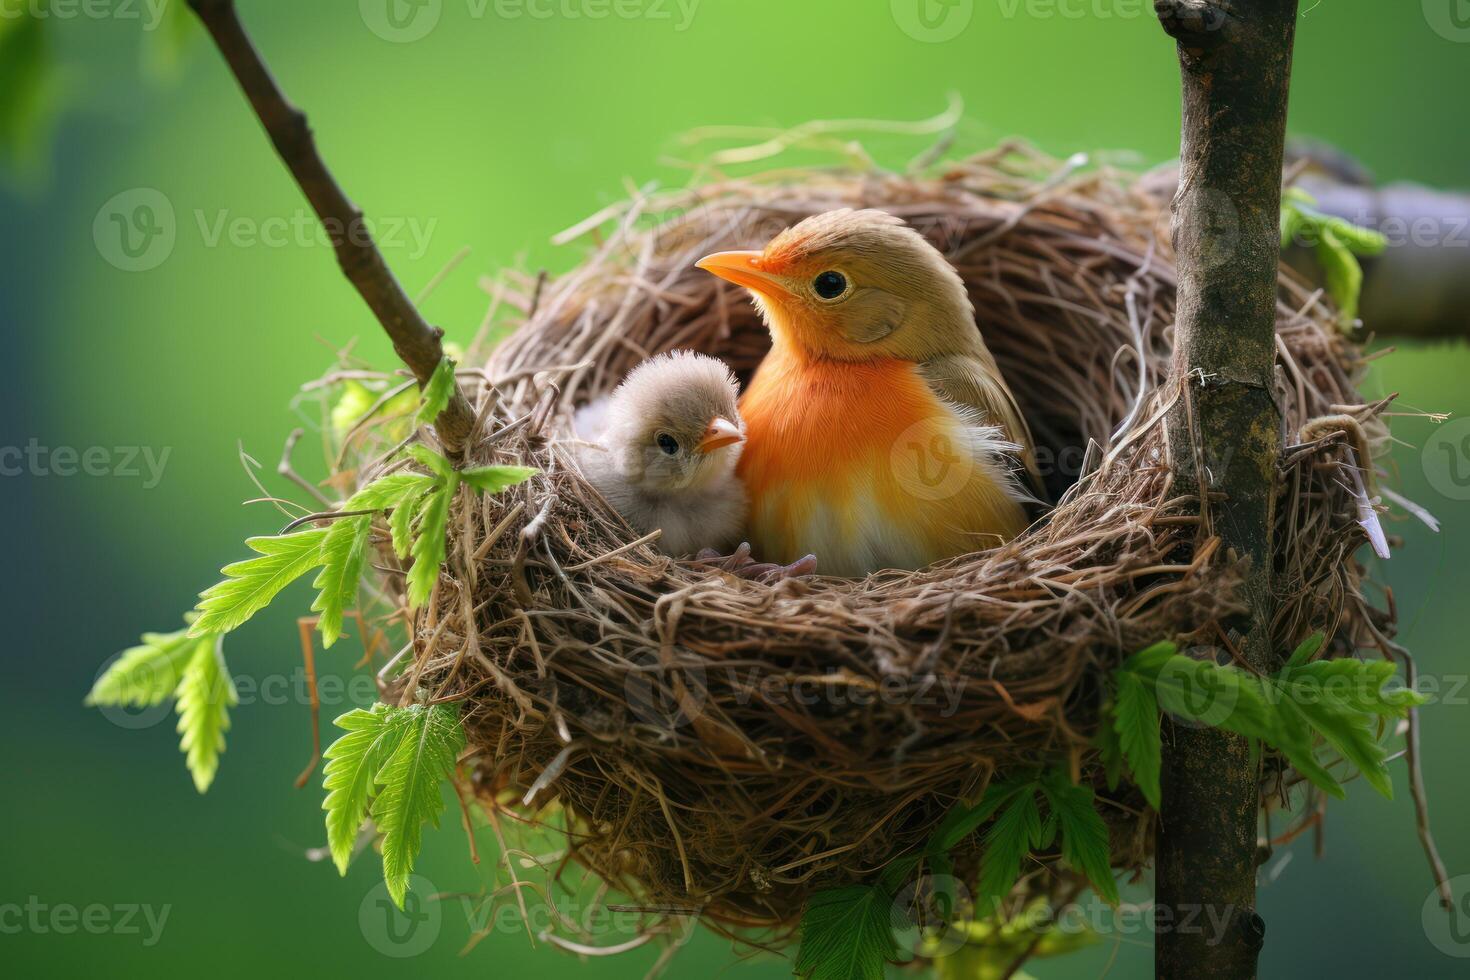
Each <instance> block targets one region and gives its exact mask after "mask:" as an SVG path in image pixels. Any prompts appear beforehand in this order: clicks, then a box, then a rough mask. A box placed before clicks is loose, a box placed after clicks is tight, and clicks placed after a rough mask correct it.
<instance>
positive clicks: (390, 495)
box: [342, 473, 434, 511]
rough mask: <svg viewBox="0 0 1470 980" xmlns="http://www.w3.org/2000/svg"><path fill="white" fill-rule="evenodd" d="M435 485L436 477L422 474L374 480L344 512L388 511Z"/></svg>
mask: <svg viewBox="0 0 1470 980" xmlns="http://www.w3.org/2000/svg"><path fill="white" fill-rule="evenodd" d="M433 485H434V477H432V476H425V475H423V474H422V473H394V474H392V475H391V476H385V477H383V478H382V479H379V480H374V481H373V482H372V483H369V484H368V485H367V486H365V487H363V488H362V489H361V490H359V491H357V493H354V494H353V495H352V497H351V498H350V499H348V501H347V503H346V504H344V505H343V507H342V509H343V510H349V511H350V510H388V509H389V508H390V507H397V506H398V505H399V504H400V503H402V502H403V501H405V500H407V499H408V498H409V497H411V496H413V495H414V494H415V493H422V492H423V491H425V490H427V489H429V488H430V487H432V486H433Z"/></svg>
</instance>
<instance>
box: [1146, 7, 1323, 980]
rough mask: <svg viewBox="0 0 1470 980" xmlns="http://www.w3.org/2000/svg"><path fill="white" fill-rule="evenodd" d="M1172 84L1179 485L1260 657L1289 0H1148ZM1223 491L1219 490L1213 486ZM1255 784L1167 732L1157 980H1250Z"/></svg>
mask: <svg viewBox="0 0 1470 980" xmlns="http://www.w3.org/2000/svg"><path fill="white" fill-rule="evenodd" d="M1154 8H1155V10H1156V11H1157V13H1158V15H1159V21H1160V24H1161V25H1162V26H1163V28H1164V30H1165V31H1166V32H1167V33H1168V34H1169V35H1170V36H1172V37H1173V38H1175V39H1176V41H1177V42H1178V54H1179V65H1180V74H1181V77H1182V82H1183V85H1182V88H1183V133H1182V140H1181V149H1180V162H1181V171H1180V180H1179V189H1178V192H1177V194H1176V195H1175V198H1174V245H1175V251H1176V254H1177V262H1178V271H1179V297H1178V313H1177V320H1176V325H1175V352H1174V374H1175V381H1176V383H1177V384H1179V385H1180V386H1181V388H1182V392H1181V395H1182V397H1181V398H1180V399H1179V401H1178V402H1177V404H1176V408H1175V409H1174V411H1173V412H1172V413H1171V415H1170V418H1169V422H1168V432H1169V447H1170V454H1171V459H1172V461H1173V465H1174V467H1175V478H1176V485H1177V486H1178V487H1179V488H1180V489H1181V490H1182V491H1183V492H1185V493H1186V494H1191V495H1195V496H1197V497H1198V499H1199V501H1200V510H1201V513H1202V521H1201V534H1202V535H1211V534H1213V535H1218V536H1219V537H1220V538H1221V540H1222V544H1223V545H1224V548H1223V549H1222V551H1223V552H1225V553H1226V554H1227V555H1228V556H1230V557H1231V558H1233V559H1236V560H1240V561H1243V562H1245V563H1247V568H1248V574H1247V577H1246V582H1245V585H1244V598H1245V599H1246V601H1247V603H1248V605H1249V613H1248V614H1247V615H1246V616H1245V617H1243V618H1242V619H1241V621H1240V622H1237V623H1234V624H1231V626H1232V630H1231V631H1232V632H1233V633H1234V634H1236V636H1238V637H1239V639H1238V642H1237V644H1236V645H1237V647H1238V648H1239V652H1240V653H1241V655H1243V656H1244V658H1245V659H1246V660H1247V661H1248V663H1249V664H1250V665H1251V666H1253V667H1255V668H1256V669H1259V670H1262V671H1267V670H1269V669H1271V661H1272V658H1273V653H1272V650H1271V649H1270V642H1269V624H1270V620H1271V527H1272V518H1273V511H1274V495H1273V488H1274V484H1275V474H1276V464H1277V457H1278V455H1279V453H1280V449H1281V415H1280V409H1279V407H1278V406H1277V405H1276V403H1275V401H1274V398H1273V389H1274V384H1273V379H1274V368H1275V361H1276V346H1275V344H1276V291H1277V283H1276V277H1277V263H1278V262H1279V261H1280V236H1279V231H1278V221H1279V217H1280V208H1281V164H1282V157H1283V147H1284V143H1285V135H1286V103H1287V90H1288V87H1289V83H1290V77H1291V56H1292V43H1293V40H1294V37H1295V28H1296V12H1297V0H1155V3H1154ZM1214 495H1219V499H1218V500H1216V499H1212V498H1213V497H1214ZM1257 787H1258V781H1257V775H1256V770H1255V767H1254V766H1252V765H1251V761H1250V752H1249V749H1248V747H1247V745H1246V742H1245V740H1244V739H1242V738H1240V737H1238V736H1235V735H1232V734H1229V733H1226V732H1222V731H1219V730H1216V729H1210V728H1187V727H1184V726H1183V725H1176V726H1173V728H1172V731H1170V732H1166V745H1165V757H1164V775H1163V791H1164V793H1163V806H1162V811H1161V813H1160V826H1159V833H1158V840H1157V855H1158V869H1157V875H1156V889H1157V892H1156V896H1155V897H1156V904H1157V912H1156V914H1157V938H1156V953H1155V967H1156V972H1157V975H1158V976H1159V977H1162V978H1166V980H1185V978H1189V980H1211V978H1230V980H1241V978H1249V977H1254V976H1255V972H1256V959H1257V956H1258V954H1259V952H1260V948H1261V944H1262V942H1263V940H1264V934H1265V923H1264V922H1263V921H1262V920H1261V918H1260V916H1258V915H1257V914H1256V911H1255V894H1256V883H1255V875H1256V866H1257V849H1256V828H1257V809H1258V788H1257Z"/></svg>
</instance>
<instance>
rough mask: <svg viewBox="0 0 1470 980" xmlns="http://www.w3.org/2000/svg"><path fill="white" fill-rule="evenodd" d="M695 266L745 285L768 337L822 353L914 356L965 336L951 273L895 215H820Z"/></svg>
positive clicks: (968, 308) (959, 287) (960, 297)
mask: <svg viewBox="0 0 1470 980" xmlns="http://www.w3.org/2000/svg"><path fill="white" fill-rule="evenodd" d="M696 265H698V267H699V268H701V269H704V270H705V271H707V272H710V273H713V274H714V275H717V276H719V277H720V278H722V279H727V280H729V281H730V282H733V283H737V284H738V285H741V286H744V287H746V288H747V289H749V290H750V292H751V294H752V295H753V296H754V297H755V302H756V306H757V308H758V309H759V310H760V311H761V315H762V316H763V317H764V318H765V320H766V324H767V326H768V327H770V329H771V332H772V334H773V335H775V336H776V337H777V338H778V339H783V340H787V341H789V342H791V343H792V344H794V345H795V346H796V347H797V348H798V349H800V350H803V351H806V352H808V353H810V354H814V355H817V356H822V357H830V358H835V359H841V360H868V359H872V358H877V357H897V358H901V359H905V360H915V361H917V360H923V359H924V358H926V357H929V356H932V355H933V354H935V353H938V352H942V351H943V350H945V349H947V348H952V344H950V343H949V340H950V336H949V335H950V334H951V333H952V332H954V331H968V332H970V333H973V332H974V329H975V327H974V307H973V306H972V305H971V303H970V299H969V296H968V294H967V292H966V290H965V284H964V281H963V280H962V279H960V276H959V273H957V272H955V270H954V267H953V266H951V265H950V264H949V262H948V261H947V260H946V259H945V258H944V256H943V255H941V254H940V253H939V251H938V250H937V249H936V248H934V246H933V245H930V244H929V242H928V241H926V240H925V239H924V236H922V235H920V234H919V233H918V232H917V231H915V230H914V229H913V228H910V227H909V226H908V225H907V224H905V223H904V222H903V221H902V219H900V218H897V217H895V216H894V215H891V214H888V213H887V212H884V211H874V210H863V211H854V210H851V209H843V210H841V211H828V212H826V213H825V214H818V215H814V216H813V217H810V218H807V219H806V220H805V221H803V222H801V223H800V224H797V225H795V226H794V227H791V228H788V229H786V230H785V231H783V232H781V234H779V235H777V236H776V237H775V238H773V239H772V240H771V241H770V243H768V244H767V245H766V247H765V248H764V249H761V250H760V251H737V252H717V253H715V254H714V255H708V256H705V257H704V258H703V259H700V260H699V262H698V263H696Z"/></svg>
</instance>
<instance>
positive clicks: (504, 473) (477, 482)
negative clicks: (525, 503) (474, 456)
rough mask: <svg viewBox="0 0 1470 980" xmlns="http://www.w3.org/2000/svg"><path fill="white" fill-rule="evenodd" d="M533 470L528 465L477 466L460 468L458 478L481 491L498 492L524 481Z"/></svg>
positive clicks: (529, 476)
mask: <svg viewBox="0 0 1470 980" xmlns="http://www.w3.org/2000/svg"><path fill="white" fill-rule="evenodd" d="M535 472H536V470H534V469H533V468H531V467H529V466H477V467H474V468H473V469H468V470H460V471H459V478H460V479H461V480H463V481H464V482H465V483H468V484H469V485H470V486H472V487H474V488H475V489H476V490H478V491H480V492H481V493H500V492H501V491H502V490H506V489H508V488H510V487H513V486H515V485H516V484H518V483H525V482H526V481H527V480H529V479H530V478H531V476H532V475H533V474H534V473H535Z"/></svg>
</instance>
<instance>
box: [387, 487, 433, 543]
mask: <svg viewBox="0 0 1470 980" xmlns="http://www.w3.org/2000/svg"><path fill="white" fill-rule="evenodd" d="M432 492H433V489H432V485H431V486H430V487H429V488H426V489H423V490H416V491H414V492H412V493H410V494H409V495H408V496H406V497H404V498H403V500H401V501H399V502H398V504H396V505H395V506H394V508H393V513H392V515H391V516H390V517H389V518H388V530H389V532H390V533H391V534H392V535H393V553H394V554H395V555H397V556H398V557H399V558H407V557H408V555H409V552H410V551H412V550H413V525H414V521H415V520H416V519H417V518H418V514H419V508H420V507H422V506H423V504H424V498H425V497H426V496H427V495H428V494H430V493H432Z"/></svg>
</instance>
